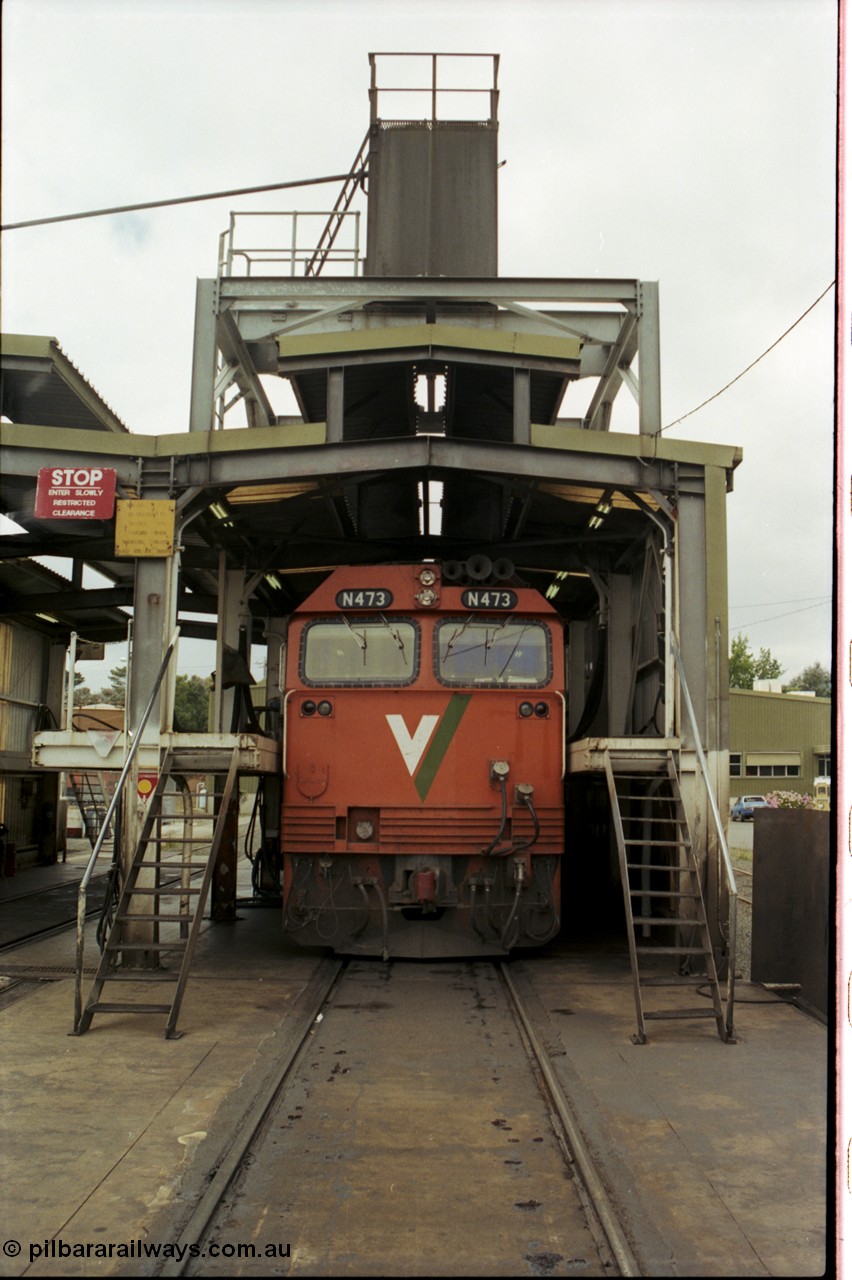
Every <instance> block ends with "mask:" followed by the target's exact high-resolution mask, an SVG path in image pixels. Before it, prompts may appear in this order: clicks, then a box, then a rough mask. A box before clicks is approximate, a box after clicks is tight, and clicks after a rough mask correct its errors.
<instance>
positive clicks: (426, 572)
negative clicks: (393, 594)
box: [417, 569, 438, 587]
mask: <svg viewBox="0 0 852 1280" xmlns="http://www.w3.org/2000/svg"><path fill="white" fill-rule="evenodd" d="M417 576H418V578H419V579H420V581H421V582H422V583H423V586H424V587H431V586H432V585H433V583H435V582H437V580H438V575H437V573H436V572H435V570H434V569H421V570H420V572H419V574H418V575H417Z"/></svg>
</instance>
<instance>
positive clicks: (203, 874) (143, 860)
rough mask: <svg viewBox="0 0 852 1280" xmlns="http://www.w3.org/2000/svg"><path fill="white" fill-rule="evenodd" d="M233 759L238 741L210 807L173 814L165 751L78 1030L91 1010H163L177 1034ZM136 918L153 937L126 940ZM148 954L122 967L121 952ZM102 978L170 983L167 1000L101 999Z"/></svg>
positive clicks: (171, 1035)
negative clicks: (200, 828) (150, 964)
mask: <svg viewBox="0 0 852 1280" xmlns="http://www.w3.org/2000/svg"><path fill="white" fill-rule="evenodd" d="M238 763H239V749H238V748H237V749H235V750H234V753H233V755H232V757H231V762H230V767H229V770H228V774H227V778H226V781H225V787H224V791H223V792H222V795H221V796H219V797H218V800H219V805H218V809H217V811H216V813H215V815H214V814H212V813H211V814H209V815H206V814H200V815H198V814H196V815H193V814H191V813H189V814H186V813H184V814H183V815H172V814H167V813H166V812H165V811H164V807H163V799H164V796H165V793H166V783H167V781H168V779H169V777H170V776H171V775H172V764H173V761H172V757H171V754H170V753H169V754H167V756H166V758H165V760H164V762H163V766H162V768H161V770H160V775H159V778H158V781H157V786H156V788H155V789H154V791H153V793H152V795H151V798H150V800H149V801H148V807H147V812H146V816H145V819H144V822H143V825H142V831H141V834H140V838H139V843H138V845H137V847H136V851H135V853H134V856H133V861H132V863H131V865H130V869H129V871H128V873H127V876H126V877H125V880H124V884H123V886H122V889H121V894H120V897H119V900H118V905H117V909H116V912H115V917H114V919H113V922H112V926H111V928H110V930H109V935H108V937H107V939H106V943H105V945H104V948H103V953H102V955H101V959H100V963H99V965H98V970H97V974H96V976H95V979H94V982H93V984H92V989H91V991H90V993H89V998H88V1000H87V1001H86V1004H85V1007H84V1008H83V1009H82V1012H81V1014H80V1016H79V1017H78V1018H77V1020H76V1023H75V1027H74V1034H75V1035H83V1033H84V1032H85V1031H87V1030H88V1028H89V1026H90V1025H91V1021H92V1018H93V1017H94V1015H95V1014H96V1013H164V1014H166V1015H167V1019H166V1028H165V1035H166V1039H175V1038H177V1037H178V1035H179V1034H180V1033H179V1032H177V1031H176V1026H177V1020H178V1015H179V1013H180V1007H181V1002H182V1000H183V993H184V990H185V988H186V983H187V979H188V977H189V969H190V965H191V963H192V957H193V953H194V951H195V944H196V941H197V939H198V934H199V930H200V926H201V920H202V917H203V914H204V906H205V903H206V901H207V895H208V892H209V889H210V882H211V879H212V875H213V867H214V865H215V863H216V858H217V855H218V852H219V847H220V844H221V842H222V836H223V834H224V831H225V827H226V825H227V815H228V809H229V806H230V804H231V800H232V797H233V796H234V792H235V788H236V783H237V767H238ZM208 799H210V800H213V799H214V797H208ZM205 822H209V823H212V824H213V830H212V832H211V831H210V829H209V828H208V829H207V831H206V832H205V833H203V834H199V833H197V832H196V830H195V824H197V823H201V824H204V823H205ZM133 924H146V925H149V926H151V929H150V935H151V936H150V940H148V939H146V940H144V941H141V942H140V941H131V940H128V931H129V929H130V928H131V926H132V925H133ZM152 957H155V958H156V960H157V962H158V964H157V967H156V968H150V969H143V968H129V967H119V959H120V958H122V959H123V960H124V961H125V963H126V962H127V960H128V958H135V959H140V960H143V962H144V961H146V960H147V961H150V960H151V958H152ZM163 960H166V961H171V963H172V967H168V966H167V965H163V964H162V963H161V962H162V961H163ZM107 982H110V983H112V982H123V983H132V984H135V988H136V990H135V993H134V994H136V993H138V989H139V988H140V987H141V986H145V985H147V984H149V983H163V984H170V985H171V986H172V988H173V992H172V994H171V1000H170V1002H169V1003H165V1002H156V1003H153V1002H146V1001H144V1000H139V999H138V998H137V999H135V1000H134V999H130V998H128V999H126V1000H118V1001H103V1000H102V999H101V994H102V992H103V988H104V985H105V984H106V983H107Z"/></svg>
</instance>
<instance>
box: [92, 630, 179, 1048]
mask: <svg viewBox="0 0 852 1280" xmlns="http://www.w3.org/2000/svg"><path fill="white" fill-rule="evenodd" d="M179 635H180V627H175V629H174V632H173V633H172V638H171V640H170V641H169V644H168V648H167V649H166V652H165V653H164V654H163V660H162V662H161V663H160V669H159V671H158V672H157V678H156V680H155V681H154V687H153V689H152V690H151V696H150V698H149V699H148V705H147V706H146V708H145V710H144V711H143V712H142V718H141V720H140V721H139V724H138V725H137V727H136V729H135V730H134V731H133V732H132V733H128V736H129V737H130V738H131V739H132V741H131V744H130V748H129V750H128V752H127V755H126V756H125V759H124V765H123V767H122V770H121V774H120V776H119V779H118V782H117V783H116V787H115V791H114V792H113V796H112V799H111V800H110V802H109V805H108V807H107V811H106V813H105V814H104V820H103V822H102V823H101V829H100V831H99V832H98V838H97V840H96V841H95V847H94V848H93V849H92V856H91V857H90V858H89V861H88V862H87V863H86V870H85V871H84V872H83V878H82V880H81V881H80V887H79V889H78V890H77V957H76V966H75V981H74V1028H75V1030H76V1028H77V1027H78V1026H79V1025H80V1019H81V1018H82V1016H83V997H82V985H83V950H84V947H85V930H86V890H87V889H88V887H89V881H90V880H91V878H92V872H93V871H94V869H95V863H96V862H97V860H98V858H99V856H100V852H101V848H102V847H103V843H104V840H105V839H106V833H107V831H108V830H109V825H110V822H111V821H112V818H113V815H114V814H115V811H116V808H117V807H118V803H119V800H120V798H121V792H122V788H123V787H124V784H125V782H126V781H127V775H128V774H129V773H130V769H131V767H132V765H133V761H134V760H135V758H136V753H137V751H138V750H139V746H140V744H141V742H142V731H143V730H144V728H145V726H146V724H147V723H148V719H149V717H150V715H151V712H152V710H153V708H154V703H155V702H156V700H157V694H158V693H159V692H160V685H161V684H162V683H163V678H164V677H165V674H166V671H167V670H168V666H169V663H170V662H171V659H172V654H173V653H174V651H175V647H176V645H177V642H178V636H179ZM116 839H118V835H116Z"/></svg>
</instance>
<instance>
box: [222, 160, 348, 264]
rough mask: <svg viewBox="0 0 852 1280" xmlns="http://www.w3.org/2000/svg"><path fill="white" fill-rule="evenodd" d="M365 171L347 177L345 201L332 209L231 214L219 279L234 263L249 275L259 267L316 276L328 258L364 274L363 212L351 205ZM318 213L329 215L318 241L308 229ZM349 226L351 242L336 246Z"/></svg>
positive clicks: (249, 211) (223, 237) (256, 211)
mask: <svg viewBox="0 0 852 1280" xmlns="http://www.w3.org/2000/svg"><path fill="white" fill-rule="evenodd" d="M359 155H360V153H359ZM356 163H357V162H356ZM360 176H361V171H360V170H358V172H357V173H355V174H354V177H353V175H350V177H349V178H347V185H346V186H345V187H344V192H345V194H344V196H343V200H342V201H341V200H338V204H337V206H335V208H334V209H332V210H331V211H330V212H328V211H325V212H324V211H313V210H307V211H306V210H301V211H300V210H296V209H290V210H282V209H255V210H250V209H246V210H243V211H241V212H239V213H232V214H231V215H230V219H229V223H228V229H227V230H226V231H223V232H222V233H221V235H220V237H219V267H218V274H219V279H220V280H221V279H227V278H228V277H230V276H231V275H233V274H234V269H235V263H238V264H239V265H240V266H241V267H242V270H243V272H244V274H245V276H246V277H247V278H248V277H251V276H252V273H253V269H254V268H261V267H262V268H263V271H262V274H263V275H265V276H274V277H276V278H277V277H280V276H298V275H301V274H304V275H315V274H317V272H318V270H319V268H320V267H322V266H324V265H325V264H326V262H329V263H331V264H336V265H338V266H340V267H341V274H349V275H352V276H359V275H361V274H362V272H363V265H364V259H363V257H362V256H361V213H360V211H359V210H350V209H349V207H348V205H349V202H350V201H351V199H352V196H353V195H354V194H355V191H356V190H357V189H358V183H359V180H360ZM347 197H348V199H347ZM317 218H322V219H323V220H324V225H323V229H322V231H321V232H320V234H319V240H318V241H317V238H316V236H315V234H314V233H312V232H311V231H310V230H305V228H306V227H308V228H309V227H310V226H311V224H312V222H313V225H316V223H315V219H317ZM270 220H272V221H270ZM344 226H346V228H347V229H348V235H347V236H346V241H347V243H346V244H345V245H335V240H336V239H337V237H338V235H339V233H340V231H341V229H342V228H343V227H344ZM266 228H269V230H266Z"/></svg>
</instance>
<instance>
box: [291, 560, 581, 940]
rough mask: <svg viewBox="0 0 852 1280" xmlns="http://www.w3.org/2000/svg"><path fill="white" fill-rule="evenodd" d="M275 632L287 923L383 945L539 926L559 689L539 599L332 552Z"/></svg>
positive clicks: (557, 748) (558, 652)
mask: <svg viewBox="0 0 852 1280" xmlns="http://www.w3.org/2000/svg"><path fill="white" fill-rule="evenodd" d="M287 652H288V657H287V681H286V684H287V688H286V691H285V697H284V742H285V751H284V788H283V808H282V852H283V859H284V884H283V893H284V925H285V928H286V929H287V931H288V932H289V933H290V934H291V935H292V936H293V937H294V938H295V939H297V940H298V941H300V942H302V943H304V944H307V945H326V946H331V947H333V948H334V949H335V950H336V951H339V952H344V953H354V954H371V955H372V954H376V955H379V954H381V955H384V956H386V957H387V956H388V955H393V956H464V955H494V954H505V953H506V952H508V951H509V950H510V949H511V948H512V947H516V946H531V945H540V944H542V943H544V942H547V941H548V940H549V939H550V938H552V937H553V936H554V934H555V933H556V932H557V930H558V928H559V914H558V902H559V866H560V857H561V854H562V848H563V832H564V807H563V775H564V752H565V747H564V743H565V724H564V720H565V698H564V662H563V653H562V628H561V623H560V621H559V618H558V616H557V615H556V613H555V611H554V610H553V609H552V608H551V606H550V605H549V604H548V603H547V601H545V600H544V599H542V597H541V596H540V595H539V594H538V593H537V592H535V591H532V590H530V589H528V588H525V587H509V586H506V585H505V584H502V583H501V584H498V585H497V586H488V587H486V586H476V585H474V586H470V587H465V586H463V585H460V584H457V583H454V582H446V581H442V580H441V574H440V570H439V569H438V566H436V565H431V564H430V565H392V566H372V567H369V568H360V569H355V568H347V569H338V570H335V571H334V572H333V573H332V574H331V575H330V576H329V578H328V579H327V580H326V582H325V583H324V584H323V585H322V586H321V587H320V588H319V589H318V590H317V591H316V592H314V593H313V595H311V596H310V597H309V598H308V599H307V600H306V601H305V602H304V604H303V605H302V606H301V607H300V608H299V609H298V610H296V611H295V612H294V614H293V616H292V619H291V624H290V632H289V637H288V646H287Z"/></svg>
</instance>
